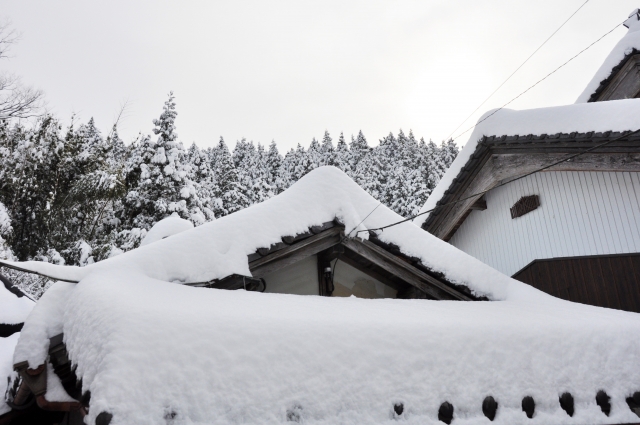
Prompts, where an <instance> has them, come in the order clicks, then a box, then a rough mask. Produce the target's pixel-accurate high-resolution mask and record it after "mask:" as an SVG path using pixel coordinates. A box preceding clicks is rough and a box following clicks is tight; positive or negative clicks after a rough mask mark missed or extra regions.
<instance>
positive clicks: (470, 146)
mask: <svg viewBox="0 0 640 425" xmlns="http://www.w3.org/2000/svg"><path fill="white" fill-rule="evenodd" d="M639 128H640V99H625V100H612V101H608V102H595V103H578V104H574V105H564V106H553V107H547V108H537V109H528V110H522V111H516V110H513V109H500V110H498V111H497V112H496V110H492V111H488V112H487V113H485V114H484V115H483V116H482V117H480V119H479V120H478V125H477V126H476V127H475V128H474V130H473V132H472V133H471V136H470V137H469V139H468V140H467V143H466V144H465V145H464V147H463V148H462V150H461V151H460V153H459V154H458V156H457V157H456V159H455V161H453V163H452V164H451V167H449V169H448V170H447V172H446V173H445V174H444V176H442V179H441V180H440V182H439V183H438V185H437V186H436V187H435V189H434V190H433V192H432V193H431V195H430V196H429V198H428V199H427V202H426V203H425V204H424V206H423V207H422V209H421V210H420V213H421V214H422V215H419V216H418V217H416V218H415V219H414V223H415V224H417V225H419V226H421V225H422V224H423V223H424V222H425V220H427V218H428V217H429V214H428V213H427V214H423V213H424V212H425V211H429V210H432V209H433V208H435V207H436V205H437V203H438V202H439V201H440V200H441V199H442V197H443V196H444V194H445V192H446V191H447V190H448V189H449V187H450V186H451V184H452V183H453V181H454V179H455V178H456V177H457V176H458V175H459V174H460V172H461V170H463V167H465V165H467V163H468V162H469V160H470V159H471V156H472V155H473V153H474V152H475V150H476V148H477V147H478V143H480V141H481V140H482V138H483V137H489V136H496V137H501V136H516V135H521V136H523V135H538V136H539V135H545V134H558V133H574V132H576V133H588V132H607V131H614V132H621V131H628V130H637V129H639Z"/></svg>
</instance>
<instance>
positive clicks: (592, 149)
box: [356, 129, 640, 236]
mask: <svg viewBox="0 0 640 425" xmlns="http://www.w3.org/2000/svg"><path fill="white" fill-rule="evenodd" d="M637 133H640V129H638V130H635V131H631V132H628V133H625V134H623V135H621V136H619V137H616V138H615V139H612V140H609V141H608V142H604V143H600V144H599V145H596V146H593V147H591V148H589V149H586V150H584V151H582V152H578V153H575V154H572V155H569V156H568V157H566V158H563V159H561V160H559V161H555V162H552V163H551V164H549V165H545V166H544V167H541V168H538V169H536V170H533V171H531V172H529V173H526V174H523V175H521V176H519V177H516V178H514V179H511V180H509V181H506V182H502V183H500V184H498V185H497V186H494V187H492V188H490V189H487V190H484V191H482V192H477V193H474V194H473V195H469V196H467V197H464V198H462V199H458V200H456V201H453V202H447V203H445V204H442V205H437V206H436V207H434V208H432V209H430V210H428V211H423V212H421V213H418V214H416V215H413V216H411V217H409V218H405V219H404V220H400V221H398V222H395V223H392V224H388V225H386V226H382V227H378V228H375V229H366V230H358V231H357V232H356V236H357V235H358V234H359V233H361V232H376V231H383V230H384V229H388V228H389V227H393V226H397V225H398V224H402V223H406V222H407V221H411V220H413V219H414V218H416V217H420V216H421V215H425V214H429V213H430V212H433V211H435V210H436V209H438V208H442V207H445V206H447V205H454V204H457V203H459V202H462V201H466V200H468V199H471V198H474V197H476V196H481V195H484V194H485V193H488V192H489V191H491V190H493V189H497V188H499V187H501V186H504V185H506V184H509V183H513V182H515V181H518V180H520V179H523V178H525V177H528V176H531V175H533V174H536V173H539V172H541V171H544V170H548V169H549V168H551V167H554V166H556V165H558V164H562V163H563V162H567V161H571V160H572V159H574V158H577V157H579V156H580V155H584V154H586V153H589V152H592V151H594V150H596V149H600V148H602V147H604V146H607V145H609V144H611V143H613V142H617V141H618V140H621V139H624V138H625V137H630V136H633V135H634V134H637ZM376 208H377V207H376ZM372 212H373V211H372ZM369 215H371V213H369ZM369 215H368V216H369ZM368 216H367V217H368Z"/></svg>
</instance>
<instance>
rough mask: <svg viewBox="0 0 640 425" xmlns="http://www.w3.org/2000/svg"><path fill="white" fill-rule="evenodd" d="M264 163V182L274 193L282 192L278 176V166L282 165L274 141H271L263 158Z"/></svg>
mask: <svg viewBox="0 0 640 425" xmlns="http://www.w3.org/2000/svg"><path fill="white" fill-rule="evenodd" d="M265 165H266V183H267V184H268V185H269V187H270V188H271V191H272V192H273V194H274V195H277V194H278V193H280V192H282V182H281V181H280V178H279V173H280V167H281V166H282V156H281V155H280V152H278V146H276V142H275V141H273V140H272V141H271V144H270V145H269V150H268V151H267V157H266V160H265Z"/></svg>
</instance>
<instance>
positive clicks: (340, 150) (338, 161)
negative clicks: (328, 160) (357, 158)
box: [333, 133, 352, 175]
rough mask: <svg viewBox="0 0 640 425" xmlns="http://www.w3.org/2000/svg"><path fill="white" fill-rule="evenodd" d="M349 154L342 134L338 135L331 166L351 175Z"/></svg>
mask: <svg viewBox="0 0 640 425" xmlns="http://www.w3.org/2000/svg"><path fill="white" fill-rule="evenodd" d="M349 159H350V152H349V147H348V146H347V143H346V142H345V141H344V134H342V133H340V138H339V139H338V144H337V145H336V150H335V156H334V161H333V165H334V166H335V167H337V168H339V169H340V170H342V171H344V172H345V173H347V174H348V175H352V172H351V164H350V163H349Z"/></svg>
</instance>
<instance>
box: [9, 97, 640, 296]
mask: <svg viewBox="0 0 640 425" xmlns="http://www.w3.org/2000/svg"><path fill="white" fill-rule="evenodd" d="M639 105H640V103H639ZM379 204H380V203H379V202H378V201H377V200H375V199H374V198H372V197H371V196H370V195H369V194H367V193H366V192H365V191H364V190H362V189H361V188H360V187H359V186H358V185H357V184H356V183H354V182H353V180H351V179H350V178H349V177H348V176H347V175H346V174H344V173H343V172H342V171H340V170H338V169H337V168H334V167H321V168H318V169H315V170H314V171H312V172H311V173H309V174H307V175H306V176H305V177H303V178H302V179H301V180H300V181H298V182H297V183H295V184H294V185H293V186H291V187H290V188H289V189H288V190H286V191H285V192H284V193H281V194H280V195H278V196H275V197H273V198H271V199H269V200H268V201H265V202H263V203H261V204H257V205H253V206H251V207H249V208H246V209H244V210H242V211H238V212H236V213H234V214H231V215H228V216H226V217H223V218H221V219H219V220H216V221H214V222H210V223H206V224H204V225H202V226H199V227H196V228H194V229H191V230H186V231H183V232H180V233H178V234H175V235H173V236H171V237H170V238H167V239H163V240H159V241H157V242H154V243H151V244H148V245H145V246H142V247H140V248H138V249H135V250H132V251H129V252H127V253H124V254H121V255H118V256H116V257H112V258H109V259H106V260H104V261H100V262H98V263H95V264H91V265H88V266H86V267H72V266H58V265H54V264H49V263H43V262H35V261H34V262H22V263H21V262H13V263H12V262H8V261H2V262H4V263H8V264H11V265H13V266H17V267H21V268H23V269H29V270H33V271H37V272H40V273H43V274H45V275H48V276H51V277H53V278H56V279H61V280H72V281H80V280H81V279H83V278H85V277H86V276H89V275H91V274H93V273H97V272H105V271H109V270H116V269H117V270H128V271H130V273H134V272H140V273H142V274H144V275H146V276H149V277H152V278H154V279H158V280H163V281H169V282H182V283H188V282H205V281H210V280H212V279H216V278H223V277H225V276H228V275H231V274H234V273H237V274H241V275H245V276H249V275H250V271H249V266H248V262H247V255H249V254H252V253H254V252H255V251H256V249H257V248H262V247H269V246H270V245H271V244H274V243H276V242H280V240H281V238H282V237H283V236H291V235H296V234H299V233H303V232H306V231H307V230H308V229H309V227H310V226H313V225H320V224H322V223H324V222H327V221H331V220H333V219H335V218H337V219H339V220H340V221H341V222H342V223H344V224H345V228H346V229H347V232H349V231H351V235H352V236H355V235H356V231H357V230H364V229H369V228H375V227H380V226H383V225H386V224H389V223H393V222H396V221H399V220H402V217H401V216H399V215H398V214H396V213H394V212H393V211H391V210H390V209H389V208H387V207H385V206H384V205H380V206H378V205H379ZM376 207H378V208H377V209H376ZM374 209H375V211H374V212H373V213H372V214H370V213H371V212H372V211H373V210H374ZM369 214H370V215H369ZM363 220H364V221H363ZM356 226H357V229H356ZM359 236H360V237H365V238H366V237H368V234H367V232H363V233H360V234H359ZM380 239H382V240H383V241H385V242H389V243H394V244H396V245H398V246H399V247H400V248H401V249H402V251H403V252H404V253H405V254H407V255H409V256H413V257H417V258H420V259H421V260H422V262H423V264H425V265H426V266H428V267H430V268H432V269H433V270H434V271H438V272H441V273H443V274H444V275H445V276H446V278H447V279H449V280H450V281H452V282H454V283H459V284H461V285H466V286H468V287H469V288H470V289H471V290H472V291H474V292H475V293H477V294H480V295H486V296H487V297H489V298H490V299H494V300H502V299H515V298H518V297H523V298H536V297H539V298H550V297H548V296H547V295H545V294H543V293H542V292H539V291H536V290H535V289H532V288H531V287H529V286H528V285H525V284H522V283H520V282H517V281H515V280H513V279H510V278H509V277H507V276H505V275H503V274H502V273H500V272H498V271H496V270H495V269H493V268H491V267H489V266H487V265H486V264H484V263H482V262H480V261H479V260H477V259H475V258H473V257H471V256H469V255H467V254H465V253H463V252H462V251H460V250H458V249H457V248H455V247H453V246H451V245H450V244H448V243H446V242H443V241H441V240H440V239H438V238H436V237H434V236H433V235H431V234H429V233H427V232H424V231H423V230H421V229H420V228H418V227H417V226H416V225H415V224H413V223H411V222H407V223H403V224H402V225H399V226H395V227H392V228H390V229H387V230H385V231H384V232H383V233H381V234H380Z"/></svg>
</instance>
